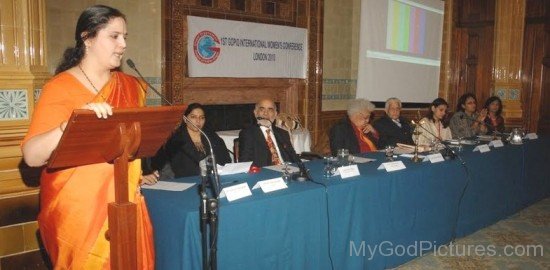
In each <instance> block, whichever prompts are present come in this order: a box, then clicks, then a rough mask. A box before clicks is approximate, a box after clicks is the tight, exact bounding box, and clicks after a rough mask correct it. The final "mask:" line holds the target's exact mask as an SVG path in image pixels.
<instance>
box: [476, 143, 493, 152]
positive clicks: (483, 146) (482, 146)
mask: <svg viewBox="0 0 550 270" xmlns="http://www.w3.org/2000/svg"><path fill="white" fill-rule="evenodd" d="M476 151H479V152H480V153H485V152H489V151H491V148H489V145H488V144H480V145H478V146H476V148H474V152H476Z"/></svg>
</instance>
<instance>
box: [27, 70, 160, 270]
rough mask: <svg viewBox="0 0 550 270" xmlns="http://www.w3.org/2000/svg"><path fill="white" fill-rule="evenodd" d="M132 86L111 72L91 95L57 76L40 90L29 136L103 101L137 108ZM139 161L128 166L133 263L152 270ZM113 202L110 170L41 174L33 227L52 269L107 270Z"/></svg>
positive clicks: (139, 97)
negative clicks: (134, 235)
mask: <svg viewBox="0 0 550 270" xmlns="http://www.w3.org/2000/svg"><path fill="white" fill-rule="evenodd" d="M138 83H140V82H138V80H137V79H136V78H134V77H132V76H129V75H126V74H124V73H122V72H113V73H112V76H111V80H110V81H109V82H108V83H107V85H105V87H103V88H102V89H101V90H100V91H99V93H98V94H97V95H94V94H93V93H92V92H90V91H89V90H87V89H86V88H85V87H84V86H83V85H82V84H81V83H80V82H79V81H78V80H77V79H76V78H75V77H73V76H72V75H71V74H70V73H68V72H63V73H60V74H58V75H57V76H55V77H54V78H52V79H51V80H50V81H49V82H48V83H47V84H46V85H44V88H43V90H42V94H41V96H40V99H39V101H38V103H37V105H36V107H35V112H34V114H33V119H32V122H31V125H30V127H29V132H28V133H27V136H26V137H25V139H24V140H23V144H25V142H26V141H28V140H29V139H30V138H32V137H33V136H36V135H38V134H42V133H44V132H47V131H49V130H52V129H55V128H59V125H60V124H61V123H62V122H63V121H66V120H68V119H69V116H70V115H71V113H72V111H73V110H74V109H77V108H81V107H82V106H83V105H84V104H86V103H87V102H101V101H106V102H108V103H109V104H111V106H113V107H114V108H125V107H141V106H143V105H144V100H145V93H144V92H143V90H142V89H145V86H144V85H142V86H143V87H144V88H141V87H140V85H139V84H138ZM82 154H83V155H85V154H86V153H82ZM140 174H141V163H140V160H135V161H133V162H131V163H130V164H129V172H128V177H129V181H128V185H129V193H130V194H129V198H130V201H132V202H134V203H136V204H137V209H138V213H137V217H138V220H137V224H138V230H137V231H138V236H137V244H138V247H137V251H138V254H137V257H138V266H139V269H153V268H154V246H153V230H152V226H151V223H150V221H149V215H148V213H147V208H146V206H145V202H144V199H143V197H142V195H141V194H140V192H139V178H140ZM113 201H114V168H113V165H112V164H108V163H101V164H92V165H86V166H80V167H75V168H69V169H65V170H59V171H50V170H47V169H44V170H43V171H42V175H41V178H40V214H39V215H38V224H39V228H40V234H41V237H42V240H43V242H44V246H45V248H46V250H47V251H48V254H49V256H50V258H51V260H52V263H53V265H54V266H55V268H56V269H109V268H110V264H109V263H110V261H109V241H107V239H106V238H105V232H106V230H107V224H108V220H107V204H108V203H110V202H113Z"/></svg>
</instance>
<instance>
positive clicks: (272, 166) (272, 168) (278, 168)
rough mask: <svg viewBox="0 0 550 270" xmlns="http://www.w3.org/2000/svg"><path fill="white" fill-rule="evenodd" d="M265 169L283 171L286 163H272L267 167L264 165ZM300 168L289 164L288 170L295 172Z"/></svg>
mask: <svg viewBox="0 0 550 270" xmlns="http://www.w3.org/2000/svg"><path fill="white" fill-rule="evenodd" d="M264 168H265V169H269V170H272V171H276V172H283V168H284V165H282V164H279V165H271V166H267V167H264ZM299 171H300V169H298V168H297V167H294V166H290V165H289V166H288V172H289V173H295V172H299Z"/></svg>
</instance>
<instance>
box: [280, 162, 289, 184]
mask: <svg viewBox="0 0 550 270" xmlns="http://www.w3.org/2000/svg"><path fill="white" fill-rule="evenodd" d="M282 165H283V175H282V176H281V177H282V178H283V181H284V182H285V184H287V185H288V183H289V182H290V179H291V174H290V170H289V168H288V165H290V162H286V161H285V162H283V164H282Z"/></svg>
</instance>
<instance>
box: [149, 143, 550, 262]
mask: <svg viewBox="0 0 550 270" xmlns="http://www.w3.org/2000/svg"><path fill="white" fill-rule="evenodd" d="M472 149H473V147H466V148H465V149H464V150H463V151H462V152H461V153H460V156H461V158H462V160H463V161H464V162H465V165H462V162H461V161H460V160H459V159H454V160H448V161H445V162H441V163H435V164H430V163H426V162H424V163H412V162H411V161H410V160H408V159H404V158H399V160H403V162H404V163H405V165H406V166H407V168H406V169H405V170H402V171H396V172H390V173H388V172H385V171H381V170H377V168H378V166H379V165H380V164H381V163H382V162H384V157H383V155H382V154H381V153H373V154H368V155H367V156H368V157H372V158H376V159H377V161H374V162H371V163H367V164H359V170H360V172H361V175H360V176H357V177H353V178H349V179H346V180H342V179H341V178H340V177H339V176H333V177H330V178H325V177H323V175H322V168H323V164H322V161H319V160H318V161H312V162H307V163H306V166H307V167H308V168H309V169H310V170H311V174H312V178H313V179H314V181H315V182H316V183H314V182H305V183H301V182H291V183H290V184H289V188H288V189H285V190H280V191H276V192H273V193H267V194H264V193H262V191H261V190H253V191H252V193H253V196H251V197H247V198H243V199H240V200H237V201H234V202H228V201H227V200H226V199H222V200H221V207H220V224H219V242H218V266H219V269H262V270H265V269H331V268H332V267H333V269H365V268H369V269H371V268H372V269H383V268H388V267H395V266H397V265H400V264H402V263H404V262H406V261H408V260H410V259H412V258H413V257H415V256H418V255H422V254H420V250H417V252H416V254H415V253H414V252H412V253H411V252H410V250H409V253H408V255H407V253H406V254H401V253H400V251H401V250H400V249H397V247H399V246H402V247H410V246H415V245H416V247H417V248H426V247H427V246H433V247H435V246H437V245H441V244H445V243H448V242H449V241H450V240H452V239H453V238H454V237H461V236H464V235H467V234H470V233H472V232H474V231H476V230H478V229H480V228H483V227H486V226H488V225H490V224H493V223H495V222H496V221H498V220H501V219H503V218H505V217H507V216H509V215H510V214H513V213H515V212H517V211H519V210H520V209H522V208H524V207H526V206H528V205H531V204H532V203H534V202H536V201H538V200H541V199H543V198H546V197H548V195H550V181H548V178H549V176H550V166H548V160H550V151H549V150H550V139H548V138H541V139H538V140H534V141H527V142H525V143H524V144H523V145H506V146H505V147H502V148H491V152H488V153H479V152H472ZM278 176H280V173H278V172H274V171H271V170H268V169H263V170H262V171H261V172H260V173H257V174H237V175H232V176H222V178H221V180H222V182H224V183H225V184H226V185H230V184H233V183H236V182H243V181H246V182H247V183H248V184H249V186H250V187H252V186H254V184H255V183H256V182H257V181H259V180H265V179H270V178H274V177H278ZM198 180H199V179H198V177H190V178H182V179H176V180H175V181H180V182H198ZM143 193H144V194H145V197H146V199H147V204H148V207H149V213H150V215H151V218H152V221H153V226H154V233H155V248H156V266H157V269H200V268H201V245H200V244H201V243H200V230H199V213H198V208H199V197H198V192H197V190H196V187H195V188H191V189H189V190H186V191H183V192H172V191H160V190H143ZM421 245H422V246H421ZM372 251H376V252H372ZM413 251H414V250H413ZM392 253H393V254H392ZM396 253H398V254H396Z"/></svg>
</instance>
